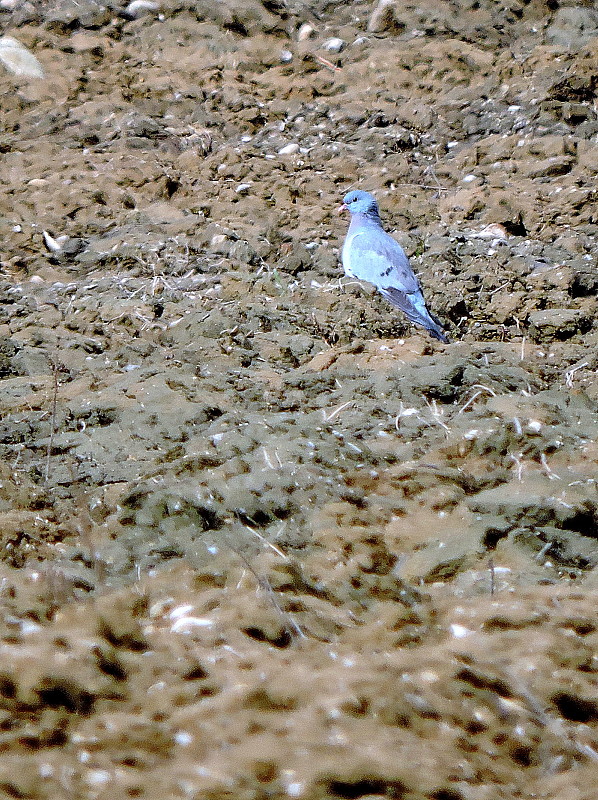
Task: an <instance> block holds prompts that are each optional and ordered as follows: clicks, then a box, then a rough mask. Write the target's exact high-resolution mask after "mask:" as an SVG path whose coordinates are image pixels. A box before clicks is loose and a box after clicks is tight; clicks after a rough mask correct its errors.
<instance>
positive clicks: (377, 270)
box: [348, 231, 419, 294]
mask: <svg viewBox="0 0 598 800" xmlns="http://www.w3.org/2000/svg"><path fill="white" fill-rule="evenodd" d="M348 257H349V266H350V270H351V272H352V273H353V275H355V277H356V278H360V279H361V280H364V281H369V283H373V284H374V285H375V286H377V288H378V289H380V290H381V291H382V289H386V288H387V287H390V288H393V289H397V290H399V291H400V292H405V293H407V294H408V293H410V292H417V291H418V290H419V283H418V282H417V278H416V277H415V275H414V274H413V270H412V269H411V266H410V264H409V259H408V258H407V256H406V255H405V253H404V252H403V248H402V247H401V245H400V244H399V243H398V242H395V240H394V239H393V238H392V237H391V236H389V235H388V234H387V233H385V232H384V231H380V232H379V233H378V232H377V231H374V232H373V233H372V232H370V231H365V232H363V233H358V234H357V235H355V236H354V237H353V240H352V242H351V246H350V248H349V253H348Z"/></svg>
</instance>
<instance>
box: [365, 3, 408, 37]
mask: <svg viewBox="0 0 598 800" xmlns="http://www.w3.org/2000/svg"><path fill="white" fill-rule="evenodd" d="M396 6H397V4H396V0H380V2H379V3H378V5H377V6H376V8H375V9H374V10H373V11H372V16H371V17H370V21H369V22H368V31H369V32H370V33H385V32H386V31H392V30H395V29H397V28H404V27H405V26H404V25H401V24H400V23H399V22H398V21H397V18H396Z"/></svg>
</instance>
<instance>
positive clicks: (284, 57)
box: [280, 50, 293, 64]
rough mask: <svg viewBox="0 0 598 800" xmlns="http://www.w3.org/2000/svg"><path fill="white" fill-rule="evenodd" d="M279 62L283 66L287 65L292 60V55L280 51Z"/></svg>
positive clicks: (288, 51)
mask: <svg viewBox="0 0 598 800" xmlns="http://www.w3.org/2000/svg"><path fill="white" fill-rule="evenodd" d="M280 60H281V61H282V63H283V64H289V63H290V62H291V61H292V60H293V54H292V53H291V51H290V50H281V51H280Z"/></svg>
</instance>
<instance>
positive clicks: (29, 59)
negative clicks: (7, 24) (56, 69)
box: [0, 36, 44, 78]
mask: <svg viewBox="0 0 598 800" xmlns="http://www.w3.org/2000/svg"><path fill="white" fill-rule="evenodd" d="M0 61H1V62H2V63H3V64H4V66H5V67H6V69H7V70H8V71H9V72H12V74H13V75H20V76H22V77H25V78H43V77H44V70H43V68H42V65H41V64H40V63H39V61H38V60H37V58H36V57H35V56H34V55H33V53H30V52H29V50H27V48H26V47H25V46H24V45H22V44H21V42H19V41H18V40H17V39H13V37H12V36H3V37H2V38H1V39H0Z"/></svg>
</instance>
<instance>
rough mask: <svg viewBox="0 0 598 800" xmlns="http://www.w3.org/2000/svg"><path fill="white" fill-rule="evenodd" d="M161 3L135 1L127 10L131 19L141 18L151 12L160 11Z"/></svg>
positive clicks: (149, 0) (143, 0)
mask: <svg viewBox="0 0 598 800" xmlns="http://www.w3.org/2000/svg"><path fill="white" fill-rule="evenodd" d="M159 8H160V3H154V2H152V0H133V2H132V3H129V5H128V6H127V8H126V12H127V14H129V15H130V16H131V17H140V16H141V15H142V14H147V13H148V12H149V11H158V10H159Z"/></svg>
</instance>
